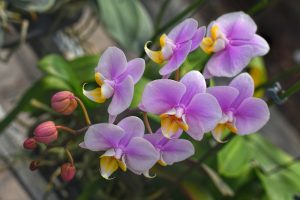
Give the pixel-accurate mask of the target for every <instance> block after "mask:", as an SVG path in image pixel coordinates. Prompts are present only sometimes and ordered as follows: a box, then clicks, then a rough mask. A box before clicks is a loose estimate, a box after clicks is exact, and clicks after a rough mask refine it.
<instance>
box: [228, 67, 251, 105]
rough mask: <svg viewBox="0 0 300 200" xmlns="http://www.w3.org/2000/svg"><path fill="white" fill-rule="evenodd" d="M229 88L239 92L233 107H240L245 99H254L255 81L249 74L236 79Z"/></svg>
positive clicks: (243, 74)
mask: <svg viewBox="0 0 300 200" xmlns="http://www.w3.org/2000/svg"><path fill="white" fill-rule="evenodd" d="M229 86H231V87H234V88H236V89H237V90H238V91H239V95H238V97H237V98H236V100H235V102H234V103H233V105H232V106H233V107H238V106H239V105H240V104H241V102H242V101H243V100H244V99H246V98H248V97H252V96H253V94H254V81H253V79H252V77H251V76H250V75H249V74H248V73H242V74H240V75H238V76H237V77H235V78H234V79H233V80H232V81H231V82H230V84H229Z"/></svg>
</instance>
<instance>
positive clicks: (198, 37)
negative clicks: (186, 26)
mask: <svg viewBox="0 0 300 200" xmlns="http://www.w3.org/2000/svg"><path fill="white" fill-rule="evenodd" d="M205 32H206V27H205V26H202V27H200V28H198V30H197V31H196V32H195V34H194V36H193V37H192V46H191V50H190V51H194V50H195V49H197V48H198V47H199V46H200V43H201V42H202V39H203V38H204V36H205Z"/></svg>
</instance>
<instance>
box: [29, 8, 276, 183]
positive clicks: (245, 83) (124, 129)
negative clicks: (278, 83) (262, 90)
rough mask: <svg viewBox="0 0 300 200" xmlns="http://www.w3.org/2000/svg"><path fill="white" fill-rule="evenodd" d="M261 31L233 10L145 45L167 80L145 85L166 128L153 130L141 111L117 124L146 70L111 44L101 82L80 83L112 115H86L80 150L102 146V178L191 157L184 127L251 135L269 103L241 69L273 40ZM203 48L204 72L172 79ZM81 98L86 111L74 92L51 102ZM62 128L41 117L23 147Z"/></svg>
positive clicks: (147, 107) (146, 101)
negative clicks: (92, 118) (214, 82)
mask: <svg viewBox="0 0 300 200" xmlns="http://www.w3.org/2000/svg"><path fill="white" fill-rule="evenodd" d="M256 30H257V27H256V24H255V23H254V21H253V20H252V19H251V18H250V16H248V15H247V14H245V13H243V12H234V13H229V14H225V15H223V16H221V17H219V18H218V19H217V20H216V21H213V22H211V23H210V24H209V26H208V28H207V29H206V28H205V27H200V28H198V23H197V21H196V20H194V19H186V20H184V21H183V22H181V23H180V24H178V25H177V26H176V27H175V28H173V29H172V30H171V31H170V33H169V34H163V35H162V36H161V37H160V40H159V44H160V47H161V49H160V50H158V51H153V50H150V49H149V48H148V44H149V42H147V43H146V44H145V52H146V54H147V55H148V56H149V58H150V59H151V60H153V61H154V62H156V63H159V64H161V65H162V68H161V69H160V71H159V73H160V75H162V79H159V80H153V81H151V82H149V83H148V84H147V85H146V86H145V88H144V91H143V94H142V98H141V102H140V104H139V106H138V109H139V111H140V112H144V114H146V116H147V113H151V114H153V115H157V116H159V118H160V122H161V127H160V128H159V129H158V130H157V131H156V132H155V133H152V130H151V127H150V126H149V122H148V121H147V120H146V121H145V124H144V123H143V121H142V120H141V119H140V118H138V117H136V116H128V117H125V118H123V119H121V120H119V122H118V123H116V118H117V116H118V115H119V116H120V114H121V113H123V112H126V110H127V109H128V108H129V106H130V104H131V102H132V99H133V95H134V85H135V84H136V83H137V82H138V81H139V80H140V79H141V77H142V76H143V73H144V70H145V61H144V59H142V58H135V59H133V60H130V61H127V59H126V56H125V54H124V53H123V52H122V50H120V49H119V48H117V47H109V48H108V49H106V50H105V52H104V53H103V54H102V56H101V58H100V60H99V63H98V66H97V67H96V69H95V82H96V83H97V88H95V89H93V90H86V89H85V87H83V94H84V95H85V96H86V97H87V98H89V99H90V100H92V101H94V102H97V103H103V102H105V101H107V100H108V99H110V98H111V99H112V100H111V102H110V104H109V106H108V109H107V111H108V114H109V120H108V122H107V123H99V124H93V125H91V124H90V122H89V120H87V123H88V125H89V126H88V128H87V130H86V133H85V135H84V141H83V142H82V143H80V144H79V146H80V147H81V148H83V149H87V150H90V151H96V152H103V153H102V154H101V155H100V157H99V160H100V172H101V175H102V177H104V178H106V179H110V178H111V175H112V174H113V173H114V172H115V171H116V170H117V169H118V168H120V169H121V170H122V171H127V170H130V171H131V172H133V173H135V174H138V175H140V174H143V175H144V176H146V177H150V173H149V170H150V169H151V168H152V167H153V166H154V165H155V164H156V163H159V164H160V165H162V166H166V165H172V164H173V163H176V162H180V161H183V160H185V159H187V158H189V157H191V156H192V155H193V154H194V153H195V149H194V147H193V144H192V143H191V142H190V141H189V140H187V139H182V138H181V135H182V134H183V133H186V134H188V135H189V136H190V137H191V139H193V140H196V141H200V140H202V138H203V136H204V135H205V134H208V133H210V132H211V133H212V136H213V137H214V138H215V139H216V141H218V142H223V141H222V136H223V133H225V131H226V130H227V131H230V132H231V133H233V134H239V135H247V134H250V133H254V132H256V131H258V130H259V129H260V128H262V127H263V126H264V125H265V124H266V123H267V121H268V120H269V115H270V114H269V109H268V106H267V104H266V103H265V102H264V101H263V100H262V99H259V98H256V97H253V93H254V83H253V79H252V78H251V76H250V75H249V74H248V73H241V72H242V70H243V69H244V68H245V67H246V66H247V65H248V63H249V62H250V60H251V59H252V58H253V57H256V56H262V55H265V54H266V53H267V52H268V51H269V46H268V43H267V42H266V41H265V40H264V39H263V38H262V37H260V36H259V35H257V34H256ZM198 48H201V49H202V50H203V51H204V52H205V53H207V54H210V55H211V57H210V59H209V61H208V62H207V63H206V66H205V67H204V71H203V74H201V72H199V71H196V70H192V71H190V72H188V73H186V74H185V75H184V76H183V77H181V79H180V80H172V79H169V77H170V76H171V74H172V73H173V72H175V71H178V70H179V69H180V66H181V65H182V64H183V63H184V61H185V60H186V59H187V56H188V55H189V53H191V52H192V51H195V50H196V49H198ZM212 77H234V78H233V80H232V81H231V82H230V83H229V85H228V86H213V87H207V85H206V80H205V79H209V78H212ZM77 103H79V104H80V105H81V106H82V108H83V110H84V111H85V108H84V106H83V104H82V102H81V101H80V99H79V98H78V97H75V96H74V95H73V94H72V93H71V92H66V91H64V92H59V93H57V94H56V95H54V96H53V98H52V108H53V109H54V110H55V111H57V112H59V113H62V114H65V115H69V114H71V113H72V112H73V111H74V110H75V109H76V107H77ZM85 113H86V111H85ZM146 119H147V118H146ZM145 125H146V128H147V132H148V133H147V134H145ZM59 129H62V130H64V131H69V132H72V130H70V129H69V130H68V128H67V127H63V126H56V125H55V124H54V122H44V123H43V124H41V125H39V126H38V127H37V128H36V129H35V131H34V137H32V138H29V139H27V140H26V141H25V142H24V147H25V148H27V149H34V148H35V147H36V142H39V143H45V144H50V143H51V142H53V141H55V140H56V139H57V138H58V136H59V134H58V131H57V130H59ZM73 133H76V132H74V131H73ZM70 160H71V161H70V163H66V164H64V165H63V166H62V168H61V174H62V177H63V179H64V180H67V181H68V180H71V179H72V177H73V176H74V174H75V167H74V163H73V160H72V159H70Z"/></svg>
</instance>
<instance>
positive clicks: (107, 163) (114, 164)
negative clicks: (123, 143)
mask: <svg viewBox="0 0 300 200" xmlns="http://www.w3.org/2000/svg"><path fill="white" fill-rule="evenodd" d="M119 167H120V168H121V170H122V171H124V172H125V171H126V170H127V167H126V164H125V163H124V162H123V161H121V160H119V159H116V158H115V157H113V156H101V157H100V171H101V176H102V177H103V178H105V179H110V178H109V177H110V176H111V175H112V174H113V173H114V172H115V171H117V169H118V168H119Z"/></svg>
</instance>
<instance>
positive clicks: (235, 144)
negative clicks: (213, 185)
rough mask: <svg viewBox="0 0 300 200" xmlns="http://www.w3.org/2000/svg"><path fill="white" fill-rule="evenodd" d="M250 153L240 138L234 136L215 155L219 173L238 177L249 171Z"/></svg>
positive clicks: (243, 140) (242, 138)
mask: <svg viewBox="0 0 300 200" xmlns="http://www.w3.org/2000/svg"><path fill="white" fill-rule="evenodd" d="M251 158H252V151H251V149H250V147H249V146H248V144H247V141H246V139H245V138H244V137H242V136H235V137H234V138H233V139H232V140H231V141H230V142H229V144H227V145H226V146H225V147H224V148H223V149H222V150H221V151H220V152H219V153H218V155H217V159H218V168H219V172H220V173H221V174H222V175H224V176H227V177H238V176H240V175H241V174H243V173H245V172H247V171H248V170H249V169H250V160H251Z"/></svg>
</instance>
